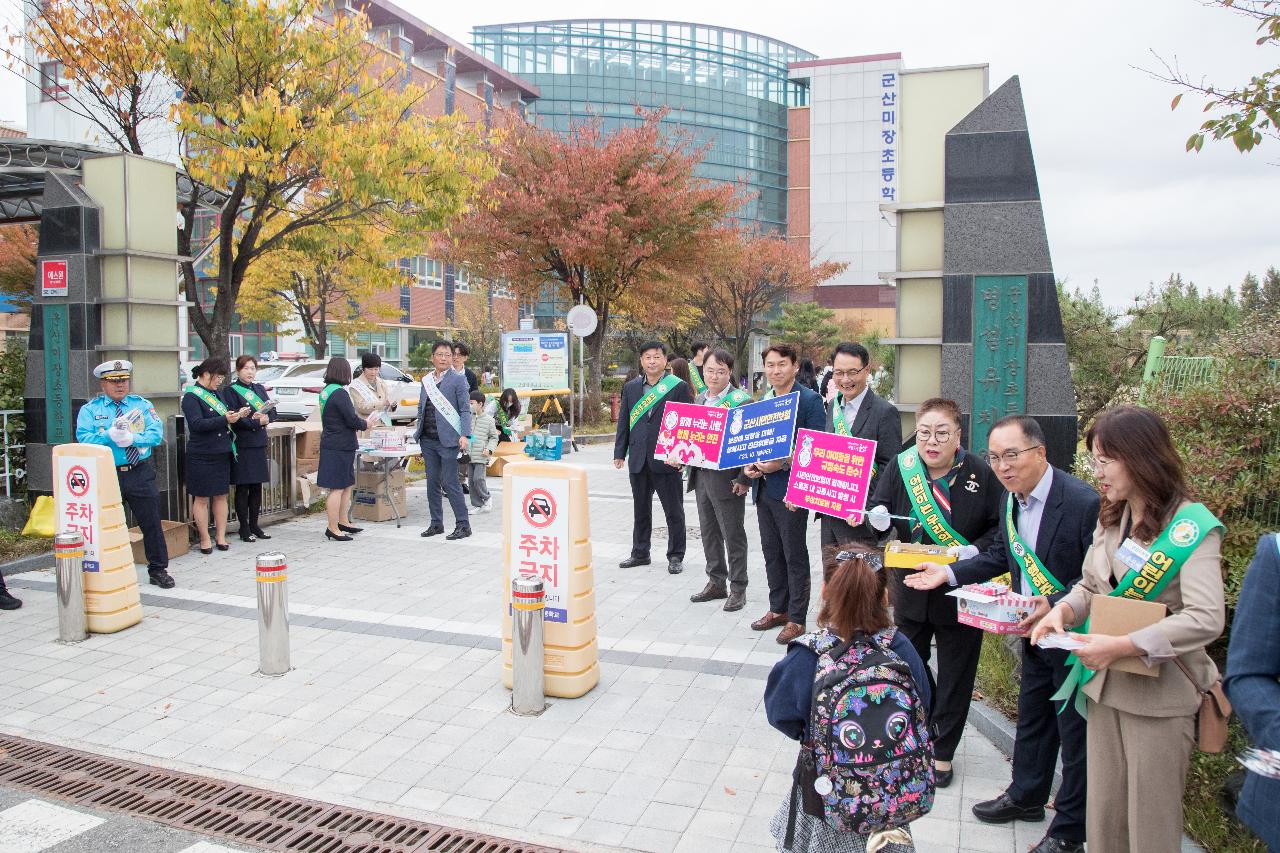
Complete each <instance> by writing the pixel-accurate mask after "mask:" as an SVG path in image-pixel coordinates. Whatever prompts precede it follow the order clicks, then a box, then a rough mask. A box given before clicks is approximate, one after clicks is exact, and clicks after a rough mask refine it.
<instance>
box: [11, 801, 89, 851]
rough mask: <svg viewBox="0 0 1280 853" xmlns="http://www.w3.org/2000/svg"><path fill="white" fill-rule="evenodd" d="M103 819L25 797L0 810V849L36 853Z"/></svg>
mask: <svg viewBox="0 0 1280 853" xmlns="http://www.w3.org/2000/svg"><path fill="white" fill-rule="evenodd" d="M102 823H104V821H103V820H102V818H100V817H94V816H93V815H88V814H84V813H83V812H77V811H72V810H71V809H65V808H63V807H62V806H55V805H53V804H52V803H46V802H43V801H42V800H27V801H26V802H22V803H18V805H16V806H13V807H11V808H7V809H5V810H4V811H2V812H0V853H40V851H42V850H48V849H49V848H50V847H53V846H54V845H56V844H61V843H62V842H64V841H66V840H67V839H69V838H75V837H76V836H77V835H79V834H80V833H82V832H87V831H88V830H90V829H93V828H94V827H95V826H99V825H101V824H102Z"/></svg>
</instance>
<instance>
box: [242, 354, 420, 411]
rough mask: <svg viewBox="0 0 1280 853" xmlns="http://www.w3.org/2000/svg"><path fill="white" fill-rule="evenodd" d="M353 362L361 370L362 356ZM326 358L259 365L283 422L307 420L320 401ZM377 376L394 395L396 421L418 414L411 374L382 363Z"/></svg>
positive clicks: (355, 367)
mask: <svg viewBox="0 0 1280 853" xmlns="http://www.w3.org/2000/svg"><path fill="white" fill-rule="evenodd" d="M347 360H348V361H350V362H351V367H352V372H353V373H354V372H355V371H357V370H359V369H360V361H359V359H347ZM328 365H329V363H328V362H327V361H292V362H285V361H267V362H263V363H262V364H261V365H260V366H259V367H258V381H259V382H261V383H262V384H263V385H265V386H266V387H267V390H268V392H270V394H271V396H272V397H274V398H275V399H276V400H277V403H276V412H277V414H279V416H280V419H281V420H284V421H304V420H306V419H307V418H308V417H310V416H311V413H312V412H313V411H315V408H316V406H317V405H319V403H320V392H321V390H323V389H324V381H323V380H324V371H325V368H327V367H328ZM378 376H379V377H380V378H381V379H382V381H383V382H385V383H386V385H387V393H388V394H389V395H390V396H391V399H392V402H393V404H394V405H393V408H392V410H391V420H392V422H393V423H408V422H410V421H412V420H413V419H414V418H416V417H417V416H418V387H417V382H416V381H415V380H414V378H413V377H412V376H410V375H409V374H407V373H405V372H404V371H403V370H401V369H400V368H398V367H396V366H395V365H392V364H388V363H387V362H385V361H384V362H383V363H382V368H381V369H380V370H379V371H378Z"/></svg>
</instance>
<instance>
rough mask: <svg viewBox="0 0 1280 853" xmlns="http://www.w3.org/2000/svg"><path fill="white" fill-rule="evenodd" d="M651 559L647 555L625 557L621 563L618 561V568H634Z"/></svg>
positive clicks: (649, 561)
mask: <svg viewBox="0 0 1280 853" xmlns="http://www.w3.org/2000/svg"><path fill="white" fill-rule="evenodd" d="M651 562H653V561H652V560H650V559H649V558H648V557H627V559H625V560H623V561H622V562H621V563H618V568H620V569H634V568H635V567H636V566H647V565H649V564H650V563H651Z"/></svg>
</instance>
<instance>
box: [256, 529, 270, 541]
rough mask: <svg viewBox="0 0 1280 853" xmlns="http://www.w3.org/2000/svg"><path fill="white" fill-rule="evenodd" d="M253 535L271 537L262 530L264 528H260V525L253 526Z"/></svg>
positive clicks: (261, 537)
mask: <svg viewBox="0 0 1280 853" xmlns="http://www.w3.org/2000/svg"><path fill="white" fill-rule="evenodd" d="M253 535H254V536H257V537H258V538H259V539H270V538H271V537H270V536H268V535H267V534H265V533H263V532H262V528H260V527H255V528H253Z"/></svg>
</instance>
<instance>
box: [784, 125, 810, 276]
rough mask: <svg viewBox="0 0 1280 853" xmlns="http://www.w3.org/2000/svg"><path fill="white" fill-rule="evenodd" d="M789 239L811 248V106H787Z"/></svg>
mask: <svg viewBox="0 0 1280 853" xmlns="http://www.w3.org/2000/svg"><path fill="white" fill-rule="evenodd" d="M787 239H788V240H793V241H795V242H798V243H800V245H801V246H802V247H803V248H804V250H805V251H806V252H808V251H809V108H808V107H792V108H791V109H789V110H787Z"/></svg>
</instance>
